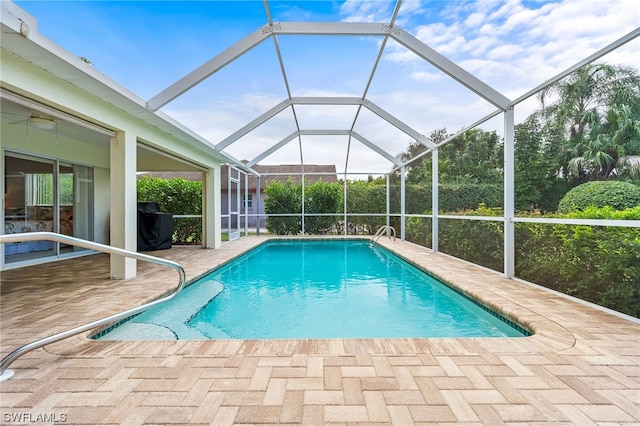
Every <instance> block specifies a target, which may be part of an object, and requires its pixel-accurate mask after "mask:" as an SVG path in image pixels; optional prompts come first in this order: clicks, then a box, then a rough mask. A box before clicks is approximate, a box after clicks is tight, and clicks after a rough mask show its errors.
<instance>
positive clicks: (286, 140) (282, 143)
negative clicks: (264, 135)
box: [247, 131, 300, 167]
mask: <svg viewBox="0 0 640 426" xmlns="http://www.w3.org/2000/svg"><path fill="white" fill-rule="evenodd" d="M299 134H300V132H298V131H296V132H293V133H291V134H290V135H289V136H287V137H286V138H284V139H282V140H281V141H280V142H278V143H277V144H275V145H272V146H271V148H269V149H267V150H266V151H264V152H263V153H262V154H260V155H258V156H257V157H255V158H254V159H253V160H251V161H249V162H248V163H247V167H253V166H254V165H255V164H256V163H257V162H258V161H260V160H262V159H264V158H266V157H268V156H270V155H271V154H273V153H274V152H276V151H277V150H279V149H280V148H282V147H283V146H285V145H286V144H288V143H289V142H291V141H292V140H294V139H295V138H297V137H298V136H299Z"/></svg>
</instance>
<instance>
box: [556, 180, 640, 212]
mask: <svg viewBox="0 0 640 426" xmlns="http://www.w3.org/2000/svg"><path fill="white" fill-rule="evenodd" d="M605 206H610V207H613V208H614V209H616V210H623V209H626V208H633V207H636V206H640V186H636V185H634V184H632V183H629V182H622V181H593V182H586V183H583V184H582V185H578V186H576V187H575V188H573V189H572V190H571V191H569V192H567V194H566V195H565V196H564V197H563V198H562V200H560V203H559V204H558V212H559V213H569V212H573V211H579V210H584V209H586V208H588V207H605Z"/></svg>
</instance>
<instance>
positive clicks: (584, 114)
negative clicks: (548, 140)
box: [539, 64, 640, 184]
mask: <svg viewBox="0 0 640 426" xmlns="http://www.w3.org/2000/svg"><path fill="white" fill-rule="evenodd" d="M539 99H540V101H541V102H542V106H543V109H542V111H540V113H539V114H540V116H541V117H542V118H543V119H544V120H545V122H546V126H547V127H548V128H549V129H551V131H552V132H557V133H558V134H559V136H560V140H558V141H557V142H558V143H560V144H561V145H562V147H563V153H564V155H563V158H562V159H561V164H560V165H559V171H560V174H561V176H564V177H572V178H574V180H575V183H576V184H579V183H582V182H585V181H588V180H593V179H607V178H609V177H611V176H615V175H619V174H621V173H623V174H624V173H625V172H626V173H634V174H635V173H638V169H639V168H640V160H638V154H640V151H639V149H640V148H639V146H638V145H639V144H640V142H639V139H640V138H639V137H638V135H639V134H640V121H639V115H640V74H639V73H638V70H636V69H635V68H632V67H626V66H616V65H607V64H590V65H586V66H584V67H583V68H581V69H579V70H577V71H576V72H574V73H572V74H571V75H569V76H568V77H566V78H565V79H562V80H560V81H558V82H557V83H555V84H552V85H551V86H549V87H547V88H546V89H545V90H543V91H542V92H541V93H540V95H539ZM550 100H551V101H550Z"/></svg>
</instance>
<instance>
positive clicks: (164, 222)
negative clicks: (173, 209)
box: [138, 202, 173, 251]
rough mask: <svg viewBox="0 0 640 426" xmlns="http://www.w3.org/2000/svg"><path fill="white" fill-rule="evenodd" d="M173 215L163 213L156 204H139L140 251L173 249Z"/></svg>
mask: <svg viewBox="0 0 640 426" xmlns="http://www.w3.org/2000/svg"><path fill="white" fill-rule="evenodd" d="M172 236H173V215H172V214H170V213H161V212H160V205H159V204H158V203H156V202H139V203H138V251H148V250H164V249H169V248H171V242H172V241H171V238H172Z"/></svg>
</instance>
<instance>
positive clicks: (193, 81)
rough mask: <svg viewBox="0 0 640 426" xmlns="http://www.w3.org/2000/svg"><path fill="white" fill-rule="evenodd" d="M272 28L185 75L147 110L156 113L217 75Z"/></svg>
mask: <svg viewBox="0 0 640 426" xmlns="http://www.w3.org/2000/svg"><path fill="white" fill-rule="evenodd" d="M270 28H271V26H270V25H265V26H263V27H261V28H259V29H257V30H256V31H254V32H252V33H251V34H249V35H248V36H246V37H245V38H243V39H242V40H240V41H239V42H237V43H236V44H234V45H233V46H231V47H229V48H228V49H226V50H225V51H223V52H222V53H220V54H219V55H216V56H215V57H213V58H212V59H210V60H209V61H207V62H205V63H204V64H202V65H200V66H199V67H198V68H196V69H195V70H193V71H191V72H190V73H189V74H187V75H185V76H184V77H182V78H181V79H180V80H178V81H176V82H175V83H173V84H172V85H171V86H169V87H167V88H166V89H164V90H163V91H162V92H160V93H158V94H157V95H155V96H154V97H153V98H151V99H149V100H148V101H147V109H148V110H150V111H154V112H155V111H157V110H159V109H160V108H162V107H163V106H165V105H166V104H168V103H169V102H171V101H172V100H174V99H175V98H177V97H178V96H180V95H182V94H183V93H184V92H186V91H187V90H189V89H191V88H192V87H194V86H195V85H197V84H198V83H200V82H201V81H203V80H205V79H206V78H207V77H209V76H211V75H212V74H215V73H216V72H218V71H219V70H220V69H222V68H224V67H225V66H227V65H228V64H229V63H231V62H233V61H234V60H236V59H237V58H239V57H240V56H242V55H243V54H245V53H246V52H248V51H249V50H251V49H253V48H254V47H256V46H257V45H259V44H260V43H262V42H263V41H264V40H265V39H267V38H268V37H269V36H270V35H271V34H272V31H271V30H270Z"/></svg>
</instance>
